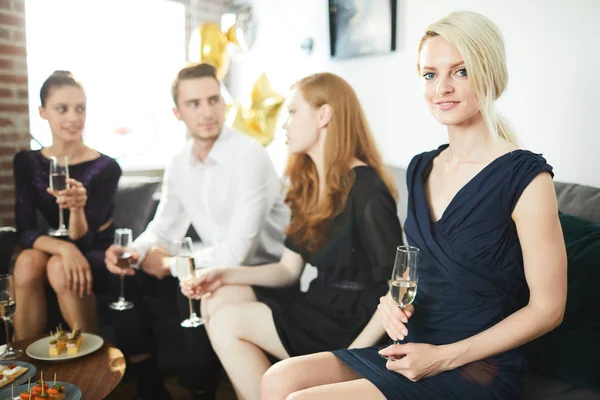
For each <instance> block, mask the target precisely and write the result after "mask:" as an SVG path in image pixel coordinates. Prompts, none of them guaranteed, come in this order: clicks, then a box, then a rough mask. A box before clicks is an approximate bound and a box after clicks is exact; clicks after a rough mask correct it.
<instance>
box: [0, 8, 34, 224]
mask: <svg viewBox="0 0 600 400" xmlns="http://www.w3.org/2000/svg"><path fill="white" fill-rule="evenodd" d="M27 98H28V92H27V57H26V51H25V0H0V226H5V225H13V224H14V213H13V211H14V191H13V176H12V158H13V155H14V154H15V153H16V152H17V150H19V149H23V148H28V147H29V140H30V136H29V109H28V107H29V106H28V100H27Z"/></svg>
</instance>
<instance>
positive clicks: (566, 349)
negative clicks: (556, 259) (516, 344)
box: [524, 213, 600, 390]
mask: <svg viewBox="0 0 600 400" xmlns="http://www.w3.org/2000/svg"><path fill="white" fill-rule="evenodd" d="M560 221H561V225H562V229H563V234H564V238H565V244H566V247H567V257H568V263H569V266H568V294H567V307H566V310H565V317H564V320H563V323H562V324H561V325H560V326H559V327H558V328H556V329H555V330H553V331H552V332H550V333H548V334H546V335H544V336H542V337H540V338H539V339H537V340H535V341H533V342H531V343H529V344H527V345H526V346H525V347H524V350H525V352H526V354H527V356H528V359H529V364H530V368H531V370H532V371H533V372H537V373H539V374H543V375H546V376H549V377H553V378H557V379H562V380H565V381H568V382H572V383H576V384H579V385H583V386H586V387H589V388H593V389H597V390H600V345H599V343H600V307H599V306H598V305H599V304H600V291H599V290H597V285H598V282H600V262H599V260H600V224H595V223H593V222H589V221H585V220H583V219H580V218H577V217H574V216H571V215H567V214H562V213H561V215H560Z"/></svg>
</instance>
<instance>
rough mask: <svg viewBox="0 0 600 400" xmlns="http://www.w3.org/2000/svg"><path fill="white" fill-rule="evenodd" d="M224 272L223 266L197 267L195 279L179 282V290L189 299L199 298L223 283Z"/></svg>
mask: <svg viewBox="0 0 600 400" xmlns="http://www.w3.org/2000/svg"><path fill="white" fill-rule="evenodd" d="M224 274H225V269H224V268H203V269H199V270H197V271H196V279H194V280H193V281H185V282H181V283H180V285H181V292H182V293H183V294H184V295H185V296H187V297H189V298H190V299H194V300H200V299H201V298H202V297H204V296H206V295H207V294H210V293H212V292H214V291H216V290H217V289H218V288H220V287H221V286H223V285H224V284H225V282H224V281H223V277H224Z"/></svg>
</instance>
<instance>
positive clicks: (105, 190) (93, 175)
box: [13, 150, 121, 294]
mask: <svg viewBox="0 0 600 400" xmlns="http://www.w3.org/2000/svg"><path fill="white" fill-rule="evenodd" d="M49 169H50V160H49V159H47V158H46V157H44V155H42V153H41V151H39V150H36V151H32V150H24V151H20V152H18V153H17V154H16V155H15V157H14V160H13V170H14V177H15V198H16V202H15V217H16V218H15V219H16V226H17V235H18V240H19V245H20V246H21V247H22V248H24V249H29V248H32V247H33V243H34V242H35V241H36V240H37V238H38V237H40V236H43V235H46V232H41V231H39V230H38V221H37V211H40V212H41V214H42V215H43V216H44V217H45V218H46V220H47V221H48V222H49V223H50V225H51V226H53V227H58V204H56V199H55V198H54V196H52V195H50V194H48V192H46V188H48V182H49V180H48V179H49V177H48V175H49ZM69 176H70V177H71V178H73V179H75V180H77V181H79V182H81V183H82V184H83V186H84V187H85V188H86V190H87V196H88V199H87V202H86V204H85V208H84V210H85V217H86V219H87V223H88V231H87V232H86V233H85V234H84V235H83V236H82V237H80V238H79V239H77V240H75V241H73V243H74V244H75V245H76V246H77V248H79V250H80V251H81V253H82V254H83V255H84V256H85V258H86V259H87V260H88V262H89V264H90V269H91V273H92V278H93V280H94V283H93V285H94V293H96V294H98V293H100V292H104V291H105V290H106V288H107V282H106V280H107V274H108V272H107V269H106V266H105V264H104V252H105V251H106V249H107V248H108V247H109V246H110V245H111V244H112V242H113V237H114V232H115V228H114V226H113V225H112V223H111V224H110V225H109V226H108V227H107V228H106V229H104V230H102V231H101V232H98V230H99V228H100V227H102V226H103V225H105V224H106V223H107V222H108V221H110V220H111V214H112V210H113V207H114V198H115V193H116V191H117V185H118V183H119V178H120V177H121V168H120V167H119V164H117V162H116V161H115V160H114V159H112V158H110V157H108V156H106V155H104V154H101V155H100V157H98V158H95V159H93V160H89V161H84V162H82V163H79V164H74V165H70V166H69ZM64 218H65V225H66V226H68V224H69V210H64ZM64 240H68V239H64Z"/></svg>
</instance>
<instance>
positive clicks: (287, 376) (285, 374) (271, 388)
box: [260, 358, 298, 399]
mask: <svg viewBox="0 0 600 400" xmlns="http://www.w3.org/2000/svg"><path fill="white" fill-rule="evenodd" d="M294 372H296V374H294ZM296 375H297V371H294V359H292V358H289V359H287V360H283V361H280V362H278V363H276V364H274V365H272V366H271V368H269V369H268V370H267V372H265V374H264V375H263V377H262V379H261V382H260V393H261V396H260V397H261V398H265V399H285V398H286V397H288V396H289V395H290V394H292V393H293V392H295V391H296V390H298V385H297V384H296V382H295V379H294V377H295V376H296Z"/></svg>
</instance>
